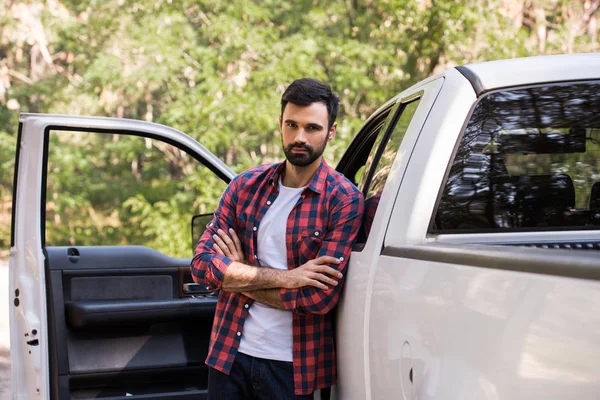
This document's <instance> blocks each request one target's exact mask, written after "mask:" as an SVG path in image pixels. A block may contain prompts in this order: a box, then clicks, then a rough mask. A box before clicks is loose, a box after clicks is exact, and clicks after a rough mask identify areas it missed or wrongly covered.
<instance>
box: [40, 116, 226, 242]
mask: <svg viewBox="0 0 600 400" xmlns="http://www.w3.org/2000/svg"><path fill="white" fill-rule="evenodd" d="M52 131H69V132H90V133H96V134H103V135H111V134H113V135H124V136H136V137H141V138H148V139H152V140H156V141H159V142H163V143H167V144H170V145H171V146H174V147H176V148H178V149H180V150H181V151H184V152H185V153H186V154H188V155H189V156H190V157H192V158H193V159H195V160H196V161H198V162H199V163H200V164H201V165H203V166H205V167H206V168H208V169H209V170H210V171H211V172H212V173H214V174H215V175H216V176H217V177H218V178H219V179H221V180H223V182H225V184H226V185H228V184H229V182H231V178H230V177H228V176H227V175H225V174H224V173H223V172H222V171H220V170H219V169H218V168H216V166H215V165H212V164H211V163H209V162H207V160H205V159H204V158H203V157H202V156H201V155H200V154H198V153H196V152H195V151H194V150H193V149H192V148H191V147H189V146H186V145H185V144H183V143H181V142H179V141H177V140H173V139H169V138H166V137H164V136H160V135H156V134H153V133H149V132H140V131H134V130H130V129H112V128H85V127H72V126H62V125H48V126H46V127H45V129H44V138H43V141H44V145H43V147H44V148H43V158H42V182H41V202H40V225H41V226H40V233H41V244H42V248H46V222H47V221H46V218H47V217H46V207H47V204H46V202H47V190H48V161H49V160H48V156H49V153H48V149H49V146H50V133H51V132H52ZM191 217H193V215H192V216H190V220H191ZM83 246H85V245H78V246H77V247H83Z"/></svg>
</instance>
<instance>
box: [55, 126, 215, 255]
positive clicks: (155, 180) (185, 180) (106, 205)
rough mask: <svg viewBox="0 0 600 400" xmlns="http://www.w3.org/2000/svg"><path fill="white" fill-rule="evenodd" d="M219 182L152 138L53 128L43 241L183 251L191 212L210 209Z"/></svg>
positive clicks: (182, 154)
mask: <svg viewBox="0 0 600 400" xmlns="http://www.w3.org/2000/svg"><path fill="white" fill-rule="evenodd" d="M225 187H226V184H225V183H224V182H223V181H221V180H220V179H219V178H218V177H217V176H216V175H215V174H214V173H212V172H211V171H210V170H209V169H208V168H206V167H204V166H203V165H201V164H200V163H199V162H198V161H196V160H195V159H194V158H192V157H191V156H189V155H188V154H187V153H186V152H184V151H182V150H180V149H179V148H177V147H175V146H172V145H171V144H168V143H165V142H162V141H159V140H153V139H150V138H144V137H139V136H132V135H118V134H110V133H97V132H76V131H59V130H52V131H50V134H49V143H48V168H47V194H46V208H45V211H46V212H45V228H46V229H45V241H46V245H47V246H100V245H102V246H113V245H142V246H147V247H150V248H153V249H155V250H159V251H161V252H162V253H163V254H166V255H169V256H172V257H189V253H190V250H189V246H190V245H189V243H190V235H191V234H190V221H191V218H192V216H193V215H194V214H201V213H210V212H213V211H214V209H215V208H216V206H217V203H218V201H219V198H220V196H221V194H222V192H223V191H224V190H225Z"/></svg>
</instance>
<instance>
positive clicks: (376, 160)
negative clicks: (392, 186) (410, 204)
mask: <svg viewBox="0 0 600 400" xmlns="http://www.w3.org/2000/svg"><path fill="white" fill-rule="evenodd" d="M418 105H419V101H418V100H415V101H412V102H410V103H407V104H403V105H401V107H402V108H401V110H400V115H399V116H396V118H397V122H396V125H395V126H394V129H393V131H392V132H391V134H389V135H387V136H384V135H380V137H379V138H377V141H376V142H375V146H374V147H373V149H374V150H373V151H371V155H370V156H369V160H368V161H367V165H366V168H367V169H368V171H369V174H368V178H367V182H366V184H365V187H364V188H363V192H364V191H365V190H366V194H365V216H364V223H363V227H364V237H363V238H364V240H365V241H366V238H367V237H368V235H369V232H370V231H371V225H372V223H373V218H375V212H376V211H377V207H378V206H379V199H380V197H381V193H382V192H383V188H384V186H385V182H386V181H387V178H388V176H389V174H390V171H391V169H392V164H393V162H394V159H395V158H396V153H397V152H398V149H399V148H400V144H401V143H402V139H404V135H405V133H406V131H407V129H408V125H409V124H410V121H411V120H412V118H413V115H414V114H415V111H416V110H417V106H418Z"/></svg>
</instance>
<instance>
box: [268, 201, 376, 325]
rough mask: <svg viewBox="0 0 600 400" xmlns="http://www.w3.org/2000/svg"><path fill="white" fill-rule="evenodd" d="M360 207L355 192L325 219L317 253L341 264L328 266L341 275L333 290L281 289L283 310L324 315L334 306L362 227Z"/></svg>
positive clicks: (362, 209)
mask: <svg viewBox="0 0 600 400" xmlns="http://www.w3.org/2000/svg"><path fill="white" fill-rule="evenodd" d="M364 207H365V205H364V199H363V196H362V193H360V192H358V191H357V192H354V193H351V194H350V195H347V196H345V198H344V199H343V200H342V201H340V203H339V204H338V205H337V206H335V207H334V209H333V211H332V214H331V216H330V217H329V223H328V232H327V234H326V235H325V238H324V239H323V243H322V244H321V249H320V250H319V255H318V256H319V257H321V256H332V257H335V258H338V259H340V260H342V262H341V263H339V264H337V265H330V266H331V267H332V268H335V269H337V270H338V271H340V272H341V273H342V274H344V277H343V278H342V279H341V280H340V281H339V282H338V284H337V286H333V287H329V288H328V289H325V290H324V289H318V288H316V287H313V286H305V287H303V288H298V289H285V288H282V289H281V290H280V296H281V299H282V301H283V306H284V307H285V309H286V310H290V311H293V312H295V313H298V314H327V313H328V312H329V311H331V310H332V309H333V308H334V307H335V306H336V304H337V302H338V299H339V296H340V293H341V289H342V286H343V283H344V280H345V277H346V271H347V269H348V259H349V258H350V253H351V252H352V245H353V244H354V241H355V239H356V236H357V234H358V230H359V228H360V225H361V223H362V217H363V212H364Z"/></svg>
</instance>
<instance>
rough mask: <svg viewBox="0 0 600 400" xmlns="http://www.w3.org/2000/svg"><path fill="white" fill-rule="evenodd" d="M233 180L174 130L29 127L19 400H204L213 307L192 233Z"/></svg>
mask: <svg viewBox="0 0 600 400" xmlns="http://www.w3.org/2000/svg"><path fill="white" fill-rule="evenodd" d="M233 176H234V173H233V172H232V171H231V170H230V169H229V168H228V167H227V166H226V165H225V164H223V163H222V162H221V161H220V160H219V159H217V158H216V157H215V156H214V155H212V154H211V153H210V152H208V151H207V150H206V149H205V148H204V147H202V146H201V145H200V144H198V143H197V142H196V141H194V140H193V139H191V138H190V137H189V136H187V135H184V134H183V133H181V132H178V131H176V130H174V129H170V128H167V127H165V126H161V125H157V124H152V123H145V122H140V121H132V120H123V119H111V118H88V117H66V116H56V115H36V114H29V115H23V116H22V117H21V120H20V125H19V138H18V145H17V160H16V167H15V186H14V193H13V202H14V203H13V222H12V224H13V225H12V231H11V251H10V256H9V264H10V277H9V279H10V296H11V299H10V303H11V310H10V324H11V353H12V389H13V393H14V395H13V396H14V398H23V399H26V398H27V399H30V398H39V399H125V398H127V397H131V396H134V398H137V399H150V398H152V399H167V398H168V399H192V398H194V399H198V398H205V396H206V387H207V367H206V366H205V365H204V359H205V357H206V353H207V350H208V341H209V335H210V330H211V325H212V320H213V315H214V309H215V305H216V298H215V297H214V296H211V295H202V296H192V295H190V294H188V293H186V292H185V290H184V284H185V283H187V282H191V281H192V280H191V277H190V275H189V264H190V260H191V256H192V242H193V240H197V238H191V237H190V236H191V235H190V233H189V232H190V228H189V227H190V221H191V217H192V216H193V214H198V213H210V212H212V211H213V210H214V208H215V207H216V204H217V202H218V199H219V197H220V194H221V193H222V191H223V190H224V188H225V187H226V184H227V183H228V182H229V181H230V180H231V178H232V177H233Z"/></svg>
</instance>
